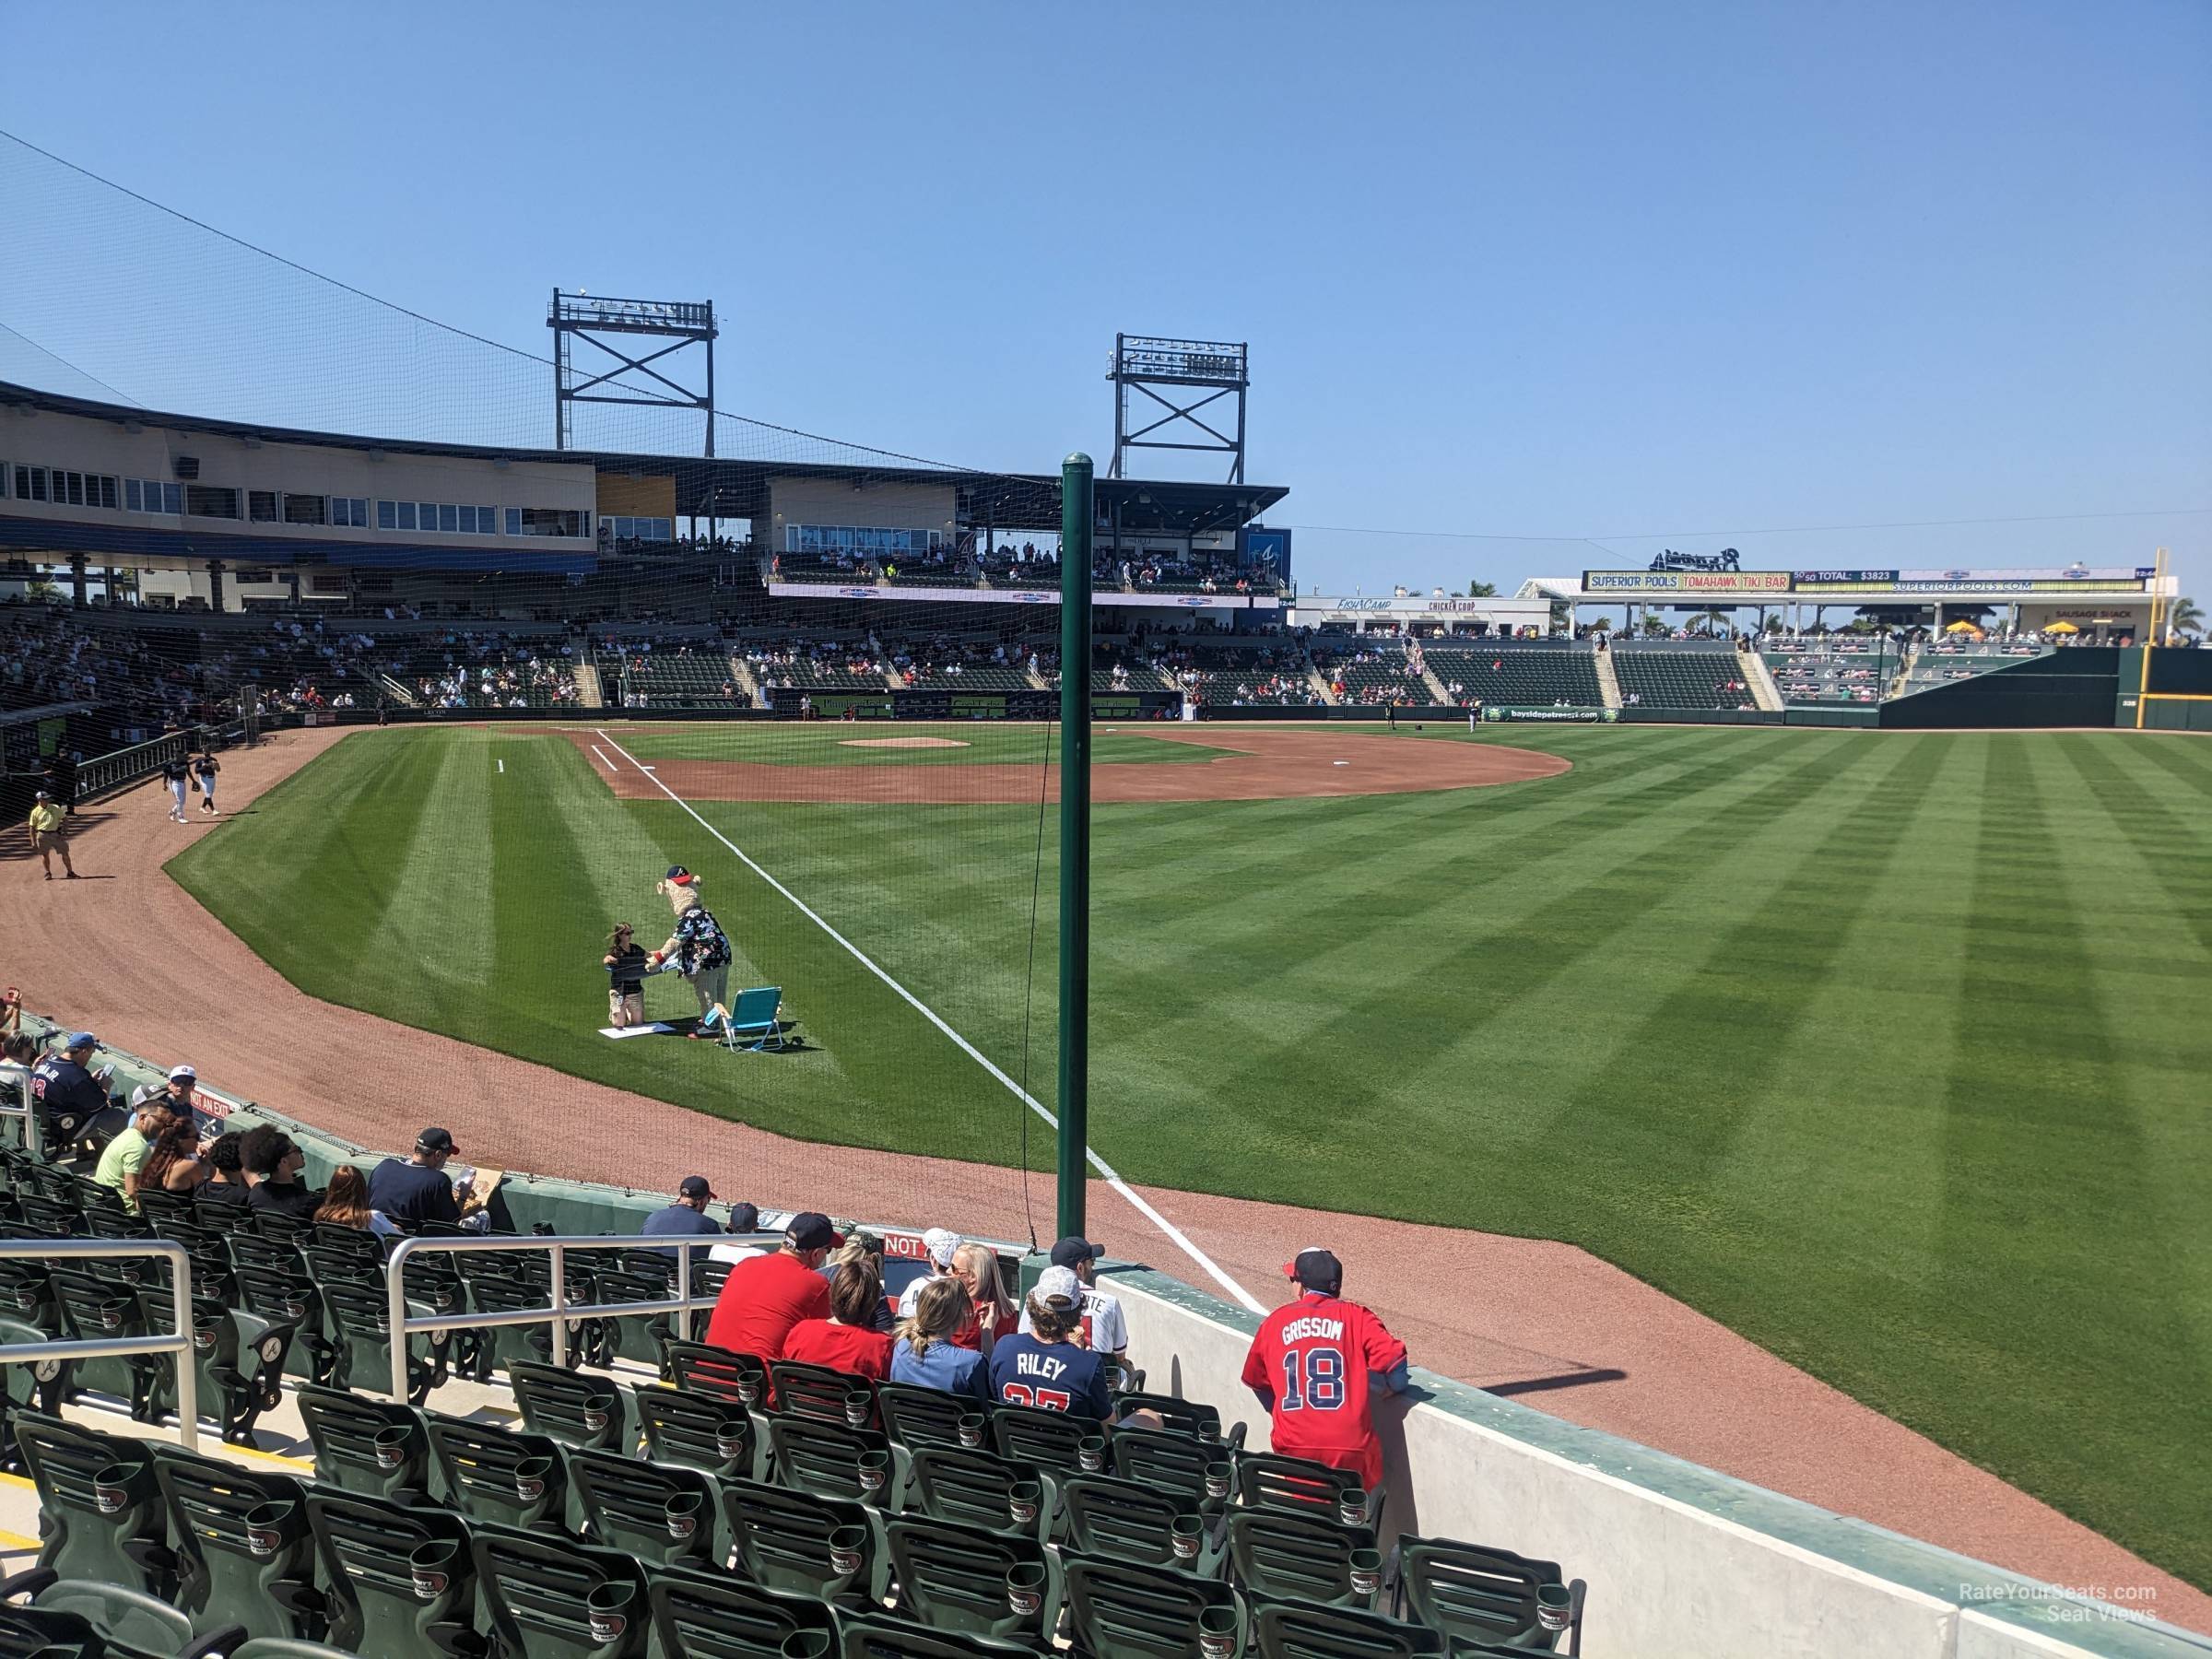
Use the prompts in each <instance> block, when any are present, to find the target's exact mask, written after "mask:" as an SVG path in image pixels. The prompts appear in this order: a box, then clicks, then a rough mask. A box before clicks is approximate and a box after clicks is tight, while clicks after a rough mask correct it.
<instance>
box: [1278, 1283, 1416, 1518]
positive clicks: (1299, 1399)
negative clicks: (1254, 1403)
mask: <svg viewBox="0 0 2212 1659" xmlns="http://www.w3.org/2000/svg"><path fill="white" fill-rule="evenodd" d="M1283 1272H1284V1273H1285V1274H1286V1275H1287V1276H1288V1277H1290V1278H1292V1279H1294V1280H1295V1281H1297V1284H1298V1287H1299V1294H1298V1296H1297V1297H1296V1298H1294V1299H1293V1300H1290V1301H1288V1302H1287V1303H1285V1304H1284V1305H1283V1306H1282V1307H1279V1308H1277V1310H1276V1311H1275V1312H1272V1313H1270V1314H1268V1315H1267V1317H1266V1318H1265V1319H1264V1320H1262V1321H1261V1322H1260V1328H1259V1331H1258V1332H1257V1334H1255V1335H1253V1339H1252V1348H1251V1350H1250V1351H1249V1352H1248V1353H1246V1354H1245V1356H1244V1386H1245V1387H1247V1388H1249V1389H1251V1390H1252V1392H1253V1394H1256V1395H1258V1396H1259V1402H1260V1404H1261V1405H1262V1406H1265V1408H1266V1410H1267V1413H1268V1415H1269V1417H1270V1418H1272V1419H1273V1427H1272V1428H1271V1429H1270V1430H1269V1440H1270V1441H1271V1443H1272V1444H1273V1446H1274V1448H1275V1450H1277V1452H1280V1453H1283V1454H1284V1455H1285V1456H1288V1457H1307V1458H1312V1460H1313V1461H1314V1462H1315V1463H1322V1464H1327V1465H1329V1466H1330V1467H1331V1468H1333V1469H1351V1470H1355V1471H1357V1472H1358V1474H1359V1479H1360V1483H1361V1484H1362V1485H1364V1486H1365V1487H1367V1488H1368V1489H1369V1490H1373V1489H1374V1488H1375V1486H1376V1485H1377V1484H1378V1483H1380V1482H1381V1480H1382V1442H1381V1441H1378V1440H1376V1439H1375V1423H1374V1416H1373V1412H1372V1409H1371V1404H1370V1401H1369V1387H1370V1379H1369V1373H1370V1372H1372V1373H1374V1376H1373V1382H1374V1384H1375V1385H1376V1386H1380V1387H1381V1388H1382V1392H1383V1393H1385V1394H1396V1393H1398V1392H1399V1391H1400V1390H1402V1389H1403V1388H1405V1386H1406V1345H1405V1344H1404V1343H1402V1342H1400V1341H1399V1340H1398V1339H1397V1338H1396V1337H1395V1336H1393V1335H1391V1334H1390V1333H1389V1331H1387V1330H1386V1329H1384V1328H1383V1324H1382V1321H1381V1320H1380V1319H1378V1318H1376V1317H1375V1315H1374V1314H1373V1313H1372V1312H1370V1311H1369V1310H1367V1309H1366V1308H1363V1307H1361V1306H1360V1305H1359V1303H1358V1302H1347V1301H1345V1300H1342V1299H1341V1298H1340V1297H1339V1296H1338V1295H1337V1292H1338V1291H1340V1290H1342V1289H1343V1288H1344V1265H1343V1264H1342V1263H1340V1262H1339V1261H1337V1259H1336V1258H1335V1256H1334V1255H1332V1254H1331V1253H1329V1252H1327V1251H1325V1250H1301V1251H1300V1252H1299V1253H1298V1258H1297V1259H1296V1260H1295V1261H1293V1262H1291V1263H1290V1264H1289V1265H1288V1266H1286V1267H1285V1268H1284V1269H1283Z"/></svg>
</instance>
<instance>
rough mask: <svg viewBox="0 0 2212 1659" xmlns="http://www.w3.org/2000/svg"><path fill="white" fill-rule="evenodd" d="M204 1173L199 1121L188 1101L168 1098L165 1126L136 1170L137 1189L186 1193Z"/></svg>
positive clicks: (203, 1176)
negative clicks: (184, 1102) (166, 1124)
mask: <svg viewBox="0 0 2212 1659" xmlns="http://www.w3.org/2000/svg"><path fill="white" fill-rule="evenodd" d="M206 1174H207V1168H206V1163H205V1162H204V1161H203V1160H202V1159H201V1157H200V1130H199V1124H197V1122H195V1121H194V1117H193V1115H192V1107H191V1105H190V1104H189V1102H188V1103H186V1104H184V1105H182V1106H180V1105H179V1104H178V1103H177V1101H176V1100H174V1099H173V1098H172V1099H171V1100H170V1101H169V1126H168V1127H167V1128H166V1129H164V1130H163V1131H162V1132H161V1135H160V1138H159V1139H158V1140H157V1141H155V1142H154V1145H153V1149H152V1150H151V1151H149V1152H148V1153H147V1155H146V1163H145V1165H144V1166H143V1167H142V1168H141V1169H140V1170H139V1171H138V1186H139V1189H140V1191H142V1192H145V1191H159V1192H164V1193H189V1192H191V1191H192V1190H193V1189H194V1188H195V1187H197V1186H198V1185H199V1184H200V1182H202V1181H203V1180H205V1179H206Z"/></svg>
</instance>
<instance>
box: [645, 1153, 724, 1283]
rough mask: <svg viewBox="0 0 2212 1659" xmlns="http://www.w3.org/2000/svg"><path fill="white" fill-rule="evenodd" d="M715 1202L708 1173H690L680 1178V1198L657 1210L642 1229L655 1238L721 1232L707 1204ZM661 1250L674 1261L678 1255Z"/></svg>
mask: <svg viewBox="0 0 2212 1659" xmlns="http://www.w3.org/2000/svg"><path fill="white" fill-rule="evenodd" d="M713 1202H714V1187H713V1183H712V1182H709V1181H708V1180H707V1178H706V1177H705V1176H704V1175H687V1176H685V1177H684V1178H683V1180H681V1181H679V1182H677V1186H676V1202H675V1203H674V1204H671V1205H669V1206H668V1207H667V1208H665V1209H657V1210H654V1211H653V1214H652V1215H650V1216H648V1217H646V1218H645V1220H644V1224H643V1225H642V1226H641V1227H640V1228H639V1229H638V1230H639V1231H640V1232H641V1233H646V1234H650V1235H651V1236H652V1237H653V1238H660V1237H662V1236H663V1235H667V1236H669V1237H681V1236H684V1235H691V1236H698V1235H700V1234H711V1233H719V1232H721V1231H722V1228H721V1226H720V1224H718V1223H717V1222H716V1221H715V1220H714V1219H713V1218H712V1217H711V1216H709V1215H708V1214H707V1206H708V1205H710V1204H712V1203H713ZM661 1254H663V1255H665V1256H666V1257H667V1258H668V1260H669V1261H670V1262H671V1263H674V1262H675V1261H676V1260H677V1252H676V1251H674V1250H664V1251H662V1252H661Z"/></svg>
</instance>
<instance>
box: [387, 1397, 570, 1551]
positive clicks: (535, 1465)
mask: <svg viewBox="0 0 2212 1659" xmlns="http://www.w3.org/2000/svg"><path fill="white" fill-rule="evenodd" d="M423 1420H424V1422H425V1424H426V1425H427V1426H428V1427H429V1435H430V1455H431V1459H432V1466H433V1467H434V1468H435V1469H436V1470H437V1472H438V1479H439V1483H440V1487H441V1490H442V1491H443V1492H444V1493H445V1495H446V1497H447V1498H448V1499H449V1500H451V1501H452V1503H453V1506H454V1507H455V1508H456V1509H458V1510H460V1511H461V1512H463V1513H464V1514H465V1515H467V1516H468V1517H469V1518H470V1519H471V1520H474V1521H483V1522H488V1523H491V1524H497V1525H502V1526H518V1527H529V1526H536V1525H538V1524H541V1523H547V1524H552V1525H554V1526H559V1525H560V1524H562V1523H563V1521H564V1520H565V1519H566V1517H567V1514H568V1499H569V1480H568V1465H567V1463H566V1461H565V1460H564V1459H563V1458H562V1457H561V1454H560V1447H559V1443H558V1442H556V1441H551V1440H548V1439H547V1438H546V1436H544V1435H542V1434H525V1433H520V1432H517V1431H516V1430H512V1429H496V1428H494V1427H492V1426H491V1425H490V1424H489V1423H470V1422H464V1421H463V1420H462V1419H461V1418H454V1417H448V1416H446V1415H445V1414H444V1413H443V1412H440V1411H432V1412H428V1413H425V1414H424V1418H423Z"/></svg>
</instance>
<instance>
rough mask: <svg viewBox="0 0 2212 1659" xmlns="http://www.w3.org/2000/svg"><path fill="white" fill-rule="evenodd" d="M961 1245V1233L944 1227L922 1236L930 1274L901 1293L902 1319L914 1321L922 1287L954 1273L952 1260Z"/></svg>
mask: <svg viewBox="0 0 2212 1659" xmlns="http://www.w3.org/2000/svg"><path fill="white" fill-rule="evenodd" d="M960 1243H961V1239H960V1235H959V1233H956V1232H951V1231H948V1230H946V1229H945V1228H942V1227H933V1228H931V1229H930V1230H928V1231H927V1232H925V1233H924V1234H923V1235H922V1251H923V1256H924V1260H925V1261H926V1262H927V1263H928V1265H929V1273H928V1276H927V1277H923V1278H918V1279H915V1280H913V1281H912V1283H910V1284H909V1285H908V1286H907V1288H905V1289H904V1290H902V1291H900V1293H899V1317H900V1318H901V1319H912V1317H913V1316H914V1302H915V1300H917V1299H918V1298H919V1297H920V1296H921V1294H922V1287H923V1286H924V1285H926V1284H928V1283H929V1282H930V1280H931V1279H938V1278H943V1277H945V1276H946V1275H947V1274H948V1273H950V1272H951V1271H952V1258H953V1257H954V1255H956V1254H957V1253H959V1248H960Z"/></svg>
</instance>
